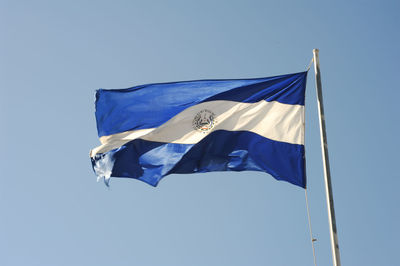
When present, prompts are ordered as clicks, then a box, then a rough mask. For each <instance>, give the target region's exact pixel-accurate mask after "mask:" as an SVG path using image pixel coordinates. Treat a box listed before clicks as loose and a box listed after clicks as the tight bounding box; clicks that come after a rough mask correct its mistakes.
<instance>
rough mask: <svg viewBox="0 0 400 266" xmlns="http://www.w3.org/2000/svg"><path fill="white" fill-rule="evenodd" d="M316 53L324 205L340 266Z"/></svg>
mask: <svg viewBox="0 0 400 266" xmlns="http://www.w3.org/2000/svg"><path fill="white" fill-rule="evenodd" d="M318 52H319V50H318V49H314V50H313V54H314V70H315V83H316V88H317V100H318V111H319V126H320V135H321V148H322V160H323V164H324V177H325V192H326V204H327V207H328V216H329V229H330V235H331V248H332V259H333V265H334V266H340V253H339V242H338V237H337V229H336V218H335V208H334V206H333V195H332V183H331V171H330V167H329V156H328V142H327V139H326V127H325V115H324V103H323V98H322V83H321V73H320V70H319V57H318Z"/></svg>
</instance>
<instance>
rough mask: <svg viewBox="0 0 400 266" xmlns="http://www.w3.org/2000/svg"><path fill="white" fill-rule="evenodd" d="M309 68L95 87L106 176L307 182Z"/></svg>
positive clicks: (99, 168)
mask: <svg viewBox="0 0 400 266" xmlns="http://www.w3.org/2000/svg"><path fill="white" fill-rule="evenodd" d="M306 78H307V72H300V73H295V74H288V75H282V76H276V77H268V78H256V79H234V80H199V81H184V82H173V83H162V84H149V85H142V86H136V87H132V88H128V89H119V90H104V89H100V90H98V91H97V93H96V121H97V130H98V135H99V137H100V142H101V145H100V146H99V147H97V148H95V149H93V150H92V151H91V153H90V157H91V160H92V165H93V169H94V171H95V173H96V174H97V176H98V177H99V178H104V180H105V181H106V183H107V184H108V181H109V178H110V177H128V178H135V179H139V180H141V181H144V182H146V183H148V184H150V185H152V186H157V184H158V182H159V181H160V180H161V179H162V178H163V177H164V176H166V175H169V174H189V173H203V172H211V171H245V170H251V171H262V172H266V173H269V174H271V175H272V176H273V177H275V178H276V179H278V180H285V181H287V182H290V183H292V184H295V185H298V186H300V187H303V188H305V186H306V175H305V158H304V95H305V87H306Z"/></svg>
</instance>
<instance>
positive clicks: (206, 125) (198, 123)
mask: <svg viewBox="0 0 400 266" xmlns="http://www.w3.org/2000/svg"><path fill="white" fill-rule="evenodd" d="M215 123H216V121H215V114H214V113H213V112H211V111H210V110H207V109H204V110H201V111H200V112H198V113H197V114H196V116H195V117H194V119H193V122H192V125H193V128H194V129H196V130H198V131H201V132H203V133H206V132H208V131H210V130H211V129H212V128H213V127H214V126H215Z"/></svg>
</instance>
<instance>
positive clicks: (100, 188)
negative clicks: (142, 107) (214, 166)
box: [0, 0, 400, 266]
mask: <svg viewBox="0 0 400 266" xmlns="http://www.w3.org/2000/svg"><path fill="white" fill-rule="evenodd" d="M399 10H400V2H399V1H342V0H339V1H287V0H284V1H283V0H281V1H251V0H248V1H233V0H231V1H209V0H203V1H175V0H171V1H122V0H121V1H117V0H115V1H76V0H74V1H40V0H38V1H18V0H17V1H4V0H1V1H0V32H1V34H0V90H1V97H0V124H1V126H0V127H1V130H0V146H1V148H2V149H1V152H0V170H1V183H0V265H4V266H14V265H32V266H36V265H37V266H39V265H40V266H47V265H51V266H54V265H57V266H58V265H60V266H63V265H74V266H75V265H76V266H78V265H96V266H103V265H104V266H105V265H107V266H109V265H116V266H119V265H140V266H158V265H164V266H169V265H171V266H181V265H182V266H204V265H207V266H221V265H230V266H239V265H252V266H258V265H260V266H261V265H278V266H279V265H313V254H312V248H311V243H310V235H309V230H308V221H307V212H306V204H305V196H304V194H305V193H304V190H303V189H302V188H300V187H296V186H294V185H291V184H289V183H287V182H281V181H276V180H275V179H274V178H273V177H271V176H270V175H268V174H266V173H261V172H240V173H232V172H223V173H206V174H192V175H171V176H168V177H166V178H164V179H163V180H162V181H161V182H160V184H159V186H158V187H156V188H153V187H151V186H149V185H147V184H145V183H143V182H140V181H137V180H132V179H117V178H113V179H111V182H110V187H109V188H107V187H106V186H105V185H104V184H103V183H102V182H96V176H95V175H94V173H93V170H92V168H91V163H90V159H89V151H90V149H92V148H94V147H96V146H98V144H99V141H98V138H97V131H96V124H95V118H94V94H95V91H96V89H98V88H107V89H112V88H115V89H116V88H127V87H132V86H135V85H140V84H147V83H156V82H169V81H179V80H199V79H229V78H255V77H268V76H274V75H280V74H287V73H295V72H300V71H304V70H306V68H307V65H308V64H309V62H310V60H311V58H312V49H314V48H318V49H319V50H320V63H321V76H322V84H323V94H324V103H325V117H326V124H327V135H328V145H329V156H330V160H331V172H332V185H333V196H334V202H335V210H336V220H337V228H338V238H339V247H340V252H341V260H342V265H363V266H368V265H386V266H390V265H398V261H399V258H398V250H399V246H398V239H399V238H400V229H399V224H400V211H399V210H400V209H399V205H398V204H399V202H400V195H399V192H398V187H399V186H400V174H399V171H398V165H399V152H398V151H399V150H400V141H399V137H398V136H399V133H398V132H399V130H400V123H399V122H400V119H399V110H398V104H397V102H398V99H399V98H400V92H399V91H400V88H399V85H396V84H398V82H397V78H398V76H399V74H398V72H399V62H400V50H399V47H400V34H399V30H398V26H399V25H400V18H399V16H398V11H399ZM305 149H306V164H307V178H308V199H309V204H310V212H311V223H312V229H313V236H314V237H315V238H317V241H316V242H315V249H316V259H317V264H318V265H331V263H332V257H331V248H330V240H329V225H328V215H327V209H326V199H325V191H324V180H323V168H322V161H321V150H320V136H319V125H318V112H317V106H316V95H315V79H314V73H313V69H311V70H310V71H309V74H308V80H307V92H306V145H305Z"/></svg>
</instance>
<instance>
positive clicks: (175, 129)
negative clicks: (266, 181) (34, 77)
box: [91, 100, 304, 157]
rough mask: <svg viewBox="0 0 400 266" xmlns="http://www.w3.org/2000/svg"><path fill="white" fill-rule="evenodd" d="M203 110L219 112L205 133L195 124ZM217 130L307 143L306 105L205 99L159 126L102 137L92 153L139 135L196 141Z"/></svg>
mask: <svg viewBox="0 0 400 266" xmlns="http://www.w3.org/2000/svg"><path fill="white" fill-rule="evenodd" d="M202 110H210V111H211V112H213V113H214V114H215V115H216V117H215V121H216V122H215V126H214V127H213V128H212V129H211V130H210V131H208V132H201V131H199V130H196V129H195V128H194V127H193V120H194V118H195V116H196V114H198V113H199V112H200V111H202ZM215 130H229V131H239V130H241V131H242V130H246V131H251V132H254V133H256V134H259V135H261V136H263V137H266V138H268V139H271V140H276V141H281V142H287V143H292V144H304V106H302V105H291V104H283V103H279V102H267V101H264V100H262V101H260V102H257V103H241V102H233V101H210V102H204V103H201V104H198V105H195V106H192V107H190V108H188V109H185V110H184V111H182V112H181V113H179V114H177V115H176V116H174V117H173V118H171V119H170V120H169V121H167V122H166V123H164V124H163V125H161V126H160V127H158V128H150V129H141V130H133V131H127V132H122V133H119V134H114V135H110V136H104V137H101V142H102V145H101V146H99V147H97V148H95V149H93V150H92V151H91V156H92V157H93V156H94V155H96V154H97V153H104V152H107V151H110V150H112V149H115V148H118V147H120V146H121V145H123V144H125V143H127V142H129V141H131V140H133V139H136V138H141V139H144V140H149V141H157V142H167V143H181V144H195V143H197V142H199V141H200V140H202V139H203V138H204V137H206V136H207V135H208V134H209V133H210V132H213V131H215Z"/></svg>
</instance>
